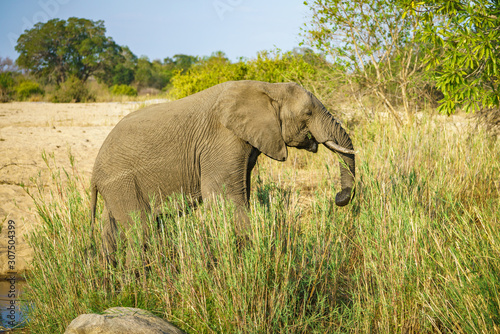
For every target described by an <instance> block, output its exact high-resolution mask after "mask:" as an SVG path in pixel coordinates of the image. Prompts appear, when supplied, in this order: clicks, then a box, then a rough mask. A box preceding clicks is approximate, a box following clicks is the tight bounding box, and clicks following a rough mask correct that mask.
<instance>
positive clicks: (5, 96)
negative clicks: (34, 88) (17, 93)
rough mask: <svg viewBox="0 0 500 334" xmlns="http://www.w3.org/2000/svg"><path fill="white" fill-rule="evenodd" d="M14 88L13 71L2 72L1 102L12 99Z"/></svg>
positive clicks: (0, 84)
mask: <svg viewBox="0 0 500 334" xmlns="http://www.w3.org/2000/svg"><path fill="white" fill-rule="evenodd" d="M13 88H14V78H13V76H12V72H3V73H0V102H7V101H9V100H10V99H11V97H12V93H13Z"/></svg>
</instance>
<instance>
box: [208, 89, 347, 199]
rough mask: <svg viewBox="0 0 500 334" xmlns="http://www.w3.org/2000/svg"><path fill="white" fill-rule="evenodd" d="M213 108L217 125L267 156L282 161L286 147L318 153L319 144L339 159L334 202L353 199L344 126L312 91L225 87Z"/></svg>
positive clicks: (284, 157) (285, 156) (285, 155)
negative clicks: (339, 188)
mask: <svg viewBox="0 0 500 334" xmlns="http://www.w3.org/2000/svg"><path fill="white" fill-rule="evenodd" d="M223 87H224V88H223V91H222V93H221V95H220V96H219V99H218V101H217V103H216V106H215V110H217V112H218V113H219V119H220V122H221V123H222V124H223V125H224V126H225V127H226V128H228V129H229V130H232V131H233V132H234V133H235V134H236V135H237V136H238V137H240V138H241V139H243V140H245V141H247V142H248V143H250V144H251V145H252V146H253V147H255V148H257V149H258V150H259V151H261V152H262V153H264V154H265V155H267V156H269V157H271V158H273V159H276V160H279V161H284V160H286V158H287V155H288V152H287V146H290V147H297V148H300V149H305V150H308V151H310V152H316V151H317V150H318V143H320V144H323V145H325V146H326V147H327V148H328V149H329V150H331V151H333V152H337V153H338V154H340V156H341V157H342V160H343V162H340V175H341V186H342V190H341V191H340V192H339V193H338V194H337V196H336V197H335V203H336V204H337V205H339V206H344V205H346V204H348V203H349V201H350V200H351V197H352V196H353V192H352V189H353V185H354V176H355V161H354V150H353V145H352V142H351V139H350V138H349V135H348V134H347V133H346V131H345V130H344V129H343V128H342V126H341V125H340V124H339V123H338V122H337V121H336V120H335V119H334V118H333V116H332V114H330V113H329V112H328V110H326V108H325V107H324V106H323V104H322V103H321V102H320V101H319V100H318V99H317V98H316V97H315V96H314V95H312V94H311V93H310V92H308V91H306V90H305V89H303V88H302V87H300V86H299V85H297V84H295V83H278V84H270V83H265V82H258V81H236V82H227V83H225V84H224V85H223Z"/></svg>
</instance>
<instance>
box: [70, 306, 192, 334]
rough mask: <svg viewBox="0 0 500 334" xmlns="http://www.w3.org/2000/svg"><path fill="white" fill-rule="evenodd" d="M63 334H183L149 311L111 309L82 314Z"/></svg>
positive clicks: (126, 308) (123, 308)
mask: <svg viewBox="0 0 500 334" xmlns="http://www.w3.org/2000/svg"><path fill="white" fill-rule="evenodd" d="M64 333H65V334H127V333H138V334H150V333H151V334H184V332H183V331H181V330H180V329H178V328H177V327H175V326H174V325H172V324H170V323H169V322H167V321H165V320H163V319H161V318H159V317H157V316H155V315H153V314H152V313H151V312H149V311H145V310H141V309H139V308H131V307H112V308H109V309H107V310H106V311H104V314H102V315H100V314H82V315H80V316H78V317H77V318H76V319H74V320H73V321H72V322H71V323H70V324H69V326H68V327H67V328H66V331H65V332H64Z"/></svg>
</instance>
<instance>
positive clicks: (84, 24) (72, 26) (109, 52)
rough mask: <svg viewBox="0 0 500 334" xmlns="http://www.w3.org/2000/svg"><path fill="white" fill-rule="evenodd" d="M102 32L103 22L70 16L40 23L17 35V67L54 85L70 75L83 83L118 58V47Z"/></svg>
mask: <svg viewBox="0 0 500 334" xmlns="http://www.w3.org/2000/svg"><path fill="white" fill-rule="evenodd" d="M105 32H106V28H105V27H104V22H103V21H91V20H87V19H80V18H76V17H70V18H69V19H68V20H67V21H65V20H60V19H52V20H49V21H48V22H46V23H42V22H39V23H37V24H35V26H34V27H33V28H32V29H30V30H27V31H25V32H24V33H23V34H22V35H21V36H19V39H18V41H17V45H16V47H15V49H16V51H18V52H19V53H20V55H19V58H18V59H17V64H18V65H19V66H20V67H21V68H24V69H27V70H29V71H31V73H33V74H34V75H36V76H38V77H41V78H44V79H47V80H53V81H55V82H56V83H57V84H60V83H61V82H63V81H64V80H65V79H66V78H68V77H69V76H76V77H77V78H78V79H79V80H81V81H83V82H85V81H86V80H87V79H88V78H89V76H91V75H92V74H94V73H97V72H99V71H104V70H105V69H106V68H109V67H110V66H114V65H115V64H116V62H117V58H119V57H120V53H119V52H120V47H119V46H118V45H117V44H116V43H115V42H114V41H113V40H112V39H111V38H110V37H106V35H105Z"/></svg>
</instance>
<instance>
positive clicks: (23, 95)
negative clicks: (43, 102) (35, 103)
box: [15, 81, 43, 101]
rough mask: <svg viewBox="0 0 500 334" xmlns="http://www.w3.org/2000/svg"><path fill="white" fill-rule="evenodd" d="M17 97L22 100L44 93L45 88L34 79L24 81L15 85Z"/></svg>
mask: <svg viewBox="0 0 500 334" xmlns="http://www.w3.org/2000/svg"><path fill="white" fill-rule="evenodd" d="M15 90H16V93H17V98H18V99H19V100H21V101H24V100H27V99H29V98H30V97H31V96H32V95H36V94H38V95H42V94H43V89H42V88H41V87H40V84H38V83H37V82H33V81H22V82H21V83H20V84H19V85H17V86H16V87H15Z"/></svg>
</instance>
